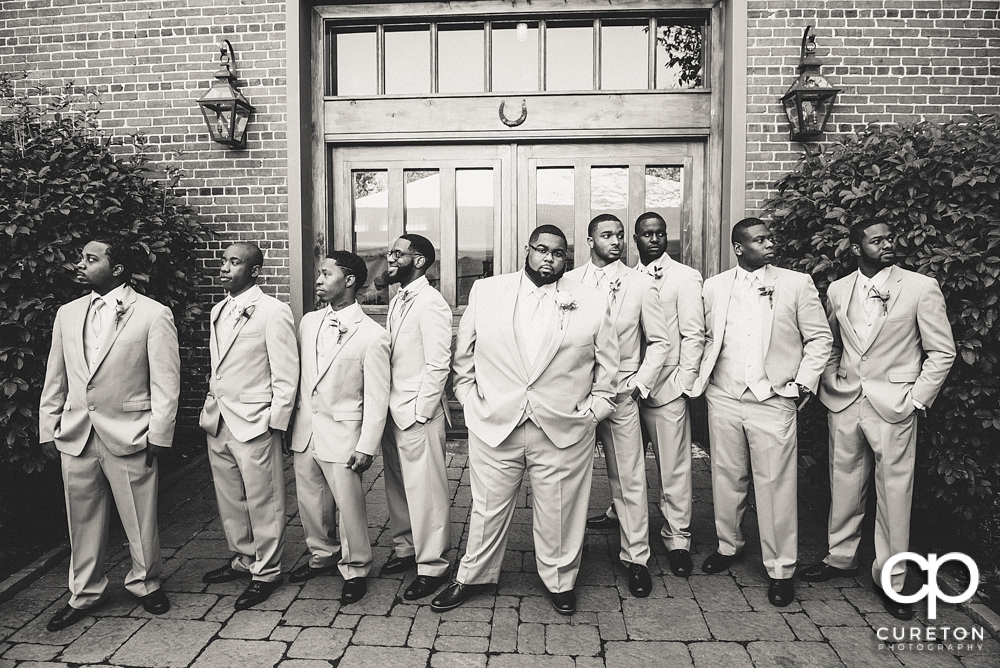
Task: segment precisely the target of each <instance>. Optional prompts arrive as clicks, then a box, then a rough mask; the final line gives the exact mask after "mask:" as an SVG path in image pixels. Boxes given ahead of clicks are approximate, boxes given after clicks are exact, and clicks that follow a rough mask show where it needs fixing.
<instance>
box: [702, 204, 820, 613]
mask: <svg viewBox="0 0 1000 668" xmlns="http://www.w3.org/2000/svg"><path fill="white" fill-rule="evenodd" d="M732 240H733V250H734V251H735V253H736V257H737V261H738V263H739V265H738V266H737V267H735V268H733V269H730V270H729V271H726V272H723V273H722V274H719V275H717V276H713V277H712V278H710V279H708V280H707V281H705V289H704V294H703V297H704V302H705V323H706V327H707V332H706V340H705V346H706V347H705V356H704V359H703V360H702V363H701V372H700V374H699V377H698V380H697V381H696V383H695V387H694V390H693V391H694V393H695V394H698V393H700V392H702V391H704V392H705V395H706V398H707V400H708V430H709V438H710V440H711V447H712V498H713V502H714V504H715V529H716V532H717V533H718V537H719V547H718V550H717V551H716V552H714V553H713V554H711V555H709V556H708V557H707V558H706V559H705V561H704V563H703V564H702V570H703V571H705V572H706V573H717V572H719V571H722V570H725V569H726V568H728V567H729V565H730V564H731V563H732V562H733V561H734V560H735V559H737V558H738V557H739V556H740V552H741V550H742V549H743V544H744V539H743V530H742V528H741V526H740V525H741V523H742V521H743V511H744V510H745V509H746V502H747V499H746V497H747V491H748V489H749V486H750V474H751V471H752V473H753V483H754V493H755V496H756V500H757V520H758V524H759V526H760V545H761V551H762V553H763V560H764V568H765V569H766V570H767V574H768V576H769V577H770V581H771V584H770V587H769V588H768V600H769V601H770V602H771V604H772V605H775V606H778V607H783V606H786V605H788V604H789V603H791V602H792V600H793V599H794V598H795V587H794V584H793V576H794V574H795V564H796V561H797V559H798V508H797V481H796V474H797V457H796V454H797V439H796V424H797V421H796V416H797V408H798V407H800V406H801V403H802V402H805V401H806V400H807V399H808V398H809V396H810V395H811V394H812V393H814V392H815V391H816V388H817V386H818V385H819V378H820V374H821V373H822V372H823V368H824V367H825V366H826V361H827V359H828V358H829V356H830V346H831V344H832V342H833V336H832V335H831V334H830V327H829V325H828V324H827V322H826V318H825V317H824V315H823V306H822V305H821V304H820V301H819V295H818V293H817V292H816V286H815V285H813V282H812V279H811V278H810V277H809V276H808V275H806V274H801V273H798V272H795V271H789V270H787V269H779V268H777V267H773V266H771V261H772V260H773V259H774V242H773V241H772V239H771V231H770V230H769V229H768V228H767V225H766V224H765V223H764V222H763V221H762V220H759V219H757V218H745V219H743V220H741V221H740V222H738V223H737V224H736V225H735V226H734V227H733V233H732ZM797 401H798V402H800V403H799V405H798V406H797V405H796V402H797Z"/></svg>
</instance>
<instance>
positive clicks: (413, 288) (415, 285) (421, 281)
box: [396, 276, 430, 295]
mask: <svg viewBox="0 0 1000 668" xmlns="http://www.w3.org/2000/svg"><path fill="white" fill-rule="evenodd" d="M426 285H430V282H429V281H428V280H427V276H421V277H420V278H418V279H416V280H414V281H413V282H412V283H410V284H409V285H407V286H406V287H405V288H402V289H401V290H400V291H399V292H397V293H396V294H397V295H398V294H399V293H401V292H403V290H405V291H406V293H407V294H409V295H415V294H417V293H418V292H420V291H421V290H423V289H424V286H426Z"/></svg>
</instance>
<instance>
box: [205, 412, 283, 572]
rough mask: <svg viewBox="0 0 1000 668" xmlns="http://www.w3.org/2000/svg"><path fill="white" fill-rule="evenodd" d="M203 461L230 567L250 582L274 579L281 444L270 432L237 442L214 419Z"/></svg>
mask: <svg viewBox="0 0 1000 668" xmlns="http://www.w3.org/2000/svg"><path fill="white" fill-rule="evenodd" d="M208 461H209V464H211V466H212V479H213V480H214V481H215V497H216V499H217V500H218V502H219V517H220V519H221V520H222V528H223V530H224V531H225V533H226V541H227V542H228V543H229V549H230V550H231V551H232V552H233V553H234V554H235V556H234V557H233V560H232V567H233V568H234V569H235V570H238V571H243V572H247V571H249V572H250V574H251V575H252V576H253V579H254V580H262V581H264V582H274V581H275V580H278V579H279V578H280V577H281V555H282V552H283V551H284V548H285V474H284V462H283V459H282V456H281V443H279V442H278V441H277V439H274V438H272V434H271V432H270V431H268V432H265V433H263V434H261V435H260V436H258V437H256V438H254V439H253V440H251V441H249V442H243V441H240V440H238V439H237V438H236V437H235V436H233V433H232V432H231V431H230V430H229V426H228V425H227V424H226V422H225V420H220V423H219V432H218V434H217V435H215V436H212V435H209V437H208Z"/></svg>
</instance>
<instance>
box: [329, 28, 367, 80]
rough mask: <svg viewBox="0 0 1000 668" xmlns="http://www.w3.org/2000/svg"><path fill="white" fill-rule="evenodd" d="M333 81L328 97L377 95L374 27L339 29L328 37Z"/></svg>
mask: <svg viewBox="0 0 1000 668" xmlns="http://www.w3.org/2000/svg"><path fill="white" fill-rule="evenodd" d="M330 39H331V41H332V44H331V47H332V48H331V51H332V53H333V58H334V64H333V71H334V79H333V90H332V91H330V94H331V95H347V96H352V95H358V96H360V95H377V94H378V47H377V46H376V33H375V26H370V27H363V28H339V29H338V30H337V32H335V33H333V34H331V35H330Z"/></svg>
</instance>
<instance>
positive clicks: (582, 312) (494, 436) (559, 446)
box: [431, 225, 618, 615]
mask: <svg viewBox="0 0 1000 668" xmlns="http://www.w3.org/2000/svg"><path fill="white" fill-rule="evenodd" d="M525 252H526V254H527V255H526V257H525V263H524V270H523V271H519V272H517V273H513V274H505V275H502V276H496V277H492V278H485V279H482V280H479V281H476V283H475V284H474V285H473V287H472V292H471V294H470V295H469V306H468V308H467V310H466V311H465V314H464V315H463V316H462V320H461V323H460V324H459V328H458V339H457V342H456V349H455V362H454V384H455V395H456V396H457V397H458V400H459V401H460V402H461V403H462V405H463V406H464V408H465V422H466V424H467V425H468V427H469V470H470V474H471V482H472V519H471V520H470V524H469V538H468V543H467V545H466V553H465V556H464V557H463V558H462V563H461V565H460V566H459V569H458V574H457V576H456V578H455V581H454V582H453V583H452V584H450V585H448V587H447V588H446V589H445V590H444V591H443V592H442V593H441V594H439V595H438V597H437V598H435V599H434V600H433V602H432V603H431V609H432V610H434V611H436V612H442V611H444V610H450V609H452V608H455V607H457V606H459V605H461V604H462V603H463V602H464V601H465V600H466V599H467V598H468V597H469V596H470V595H472V594H473V593H475V591H476V589H477V588H478V585H484V584H489V583H495V582H497V580H498V578H499V577H500V564H501V562H502V561H503V554H504V549H505V547H506V543H507V532H508V530H509V528H510V522H511V519H512V518H513V516H514V503H515V501H516V499H517V493H518V490H519V489H520V487H521V481H522V479H523V478H524V474H525V472H527V474H528V476H529V479H530V481H531V491H532V504H533V505H532V512H533V523H534V540H535V563H536V565H537V566H538V575H539V576H540V577H541V579H542V582H543V583H544V584H545V587H546V588H547V589H548V590H549V593H550V600H551V602H552V605H553V607H555V609H556V611H557V612H558V613H560V614H563V615H571V614H573V613H574V612H575V611H576V595H575V593H574V591H573V588H574V586H575V584H576V576H577V573H578V572H579V569H580V556H581V553H582V551H583V540H584V537H585V534H586V523H587V504H588V501H589V497H590V483H591V474H592V472H593V468H594V431H595V427H596V426H597V423H598V422H600V421H601V420H603V419H604V418H606V417H608V416H609V415H611V413H612V412H613V411H614V409H615V403H614V398H615V395H616V394H617V392H616V391H615V375H616V374H617V373H618V337H617V336H615V330H614V325H613V324H612V322H611V313H610V308H609V304H608V300H607V298H606V297H605V296H604V295H602V294H601V293H600V292H598V291H597V290H594V289H593V288H588V287H586V286H584V285H582V284H580V283H577V282H575V281H566V280H560V279H561V277H562V274H563V271H564V269H565V266H566V236H565V235H564V234H563V232H562V230H560V229H559V228H558V227H555V226H553V225H542V226H541V227H538V228H536V229H535V230H534V231H533V232H532V233H531V236H530V237H529V240H528V246H527V248H526V249H525Z"/></svg>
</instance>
